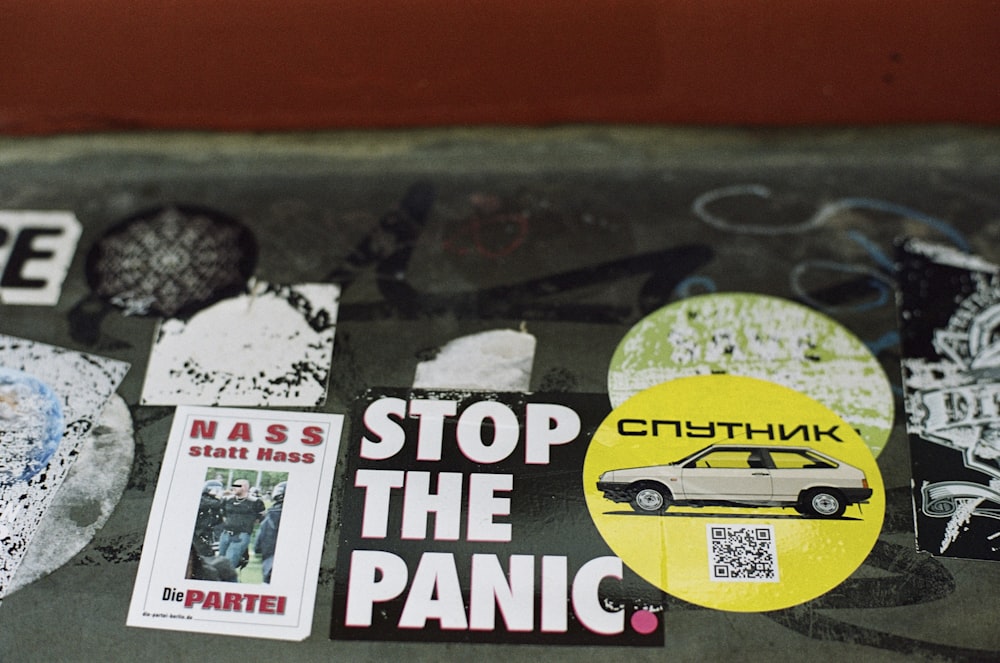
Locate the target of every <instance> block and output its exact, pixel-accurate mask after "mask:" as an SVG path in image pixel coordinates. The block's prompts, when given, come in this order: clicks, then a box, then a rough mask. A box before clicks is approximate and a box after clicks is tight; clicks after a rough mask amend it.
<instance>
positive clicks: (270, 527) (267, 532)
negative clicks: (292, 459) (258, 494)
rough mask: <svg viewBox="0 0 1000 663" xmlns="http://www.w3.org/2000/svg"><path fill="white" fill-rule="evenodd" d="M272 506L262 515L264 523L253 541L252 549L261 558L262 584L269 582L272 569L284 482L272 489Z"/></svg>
mask: <svg viewBox="0 0 1000 663" xmlns="http://www.w3.org/2000/svg"><path fill="white" fill-rule="evenodd" d="M271 498H272V499H273V500H274V504H272V505H271V507H270V508H269V509H268V510H267V513H266V514H265V515H264V522H262V523H261V524H260V529H259V530H257V540H256V541H254V544H253V549H254V552H256V553H257V554H258V555H260V556H261V557H262V558H263V562H262V564H261V567H262V570H263V572H264V582H268V583H269V582H271V569H272V568H273V567H274V547H275V544H277V542H278V527H279V526H280V525H281V509H282V508H283V507H284V504H285V482H284V481H282V482H281V483H279V484H278V485H277V486H275V487H274V491H273V492H272V493H271Z"/></svg>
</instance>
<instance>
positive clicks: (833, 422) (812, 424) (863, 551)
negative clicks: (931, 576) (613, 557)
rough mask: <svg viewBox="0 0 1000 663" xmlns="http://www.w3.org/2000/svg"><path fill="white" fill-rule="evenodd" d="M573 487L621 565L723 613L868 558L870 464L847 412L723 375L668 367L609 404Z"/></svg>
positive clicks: (876, 520)
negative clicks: (678, 373)
mask: <svg viewBox="0 0 1000 663" xmlns="http://www.w3.org/2000/svg"><path fill="white" fill-rule="evenodd" d="M583 488H584V494H585V497H586V501H587V507H588V509H589V510H590V515H591V517H592V518H593V521H594V524H595V525H596V526H597V529H598V530H599V531H600V532H601V535H602V536H603V537H604V540H605V541H606V542H607V543H608V545H609V546H610V547H611V549H612V550H613V551H614V552H615V554H617V555H618V556H619V557H620V558H621V559H622V561H623V562H624V563H625V564H626V565H627V566H628V567H629V568H631V569H632V570H633V571H635V572H636V573H638V574H639V575H640V576H641V577H642V578H644V579H645V580H647V581H648V582H650V583H652V584H653V585H655V586H657V587H659V588H660V589H662V590H664V591H665V592H667V593H668V594H672V595H673V596H676V597H677V598H680V599H682V600H684V601H688V602H690V603H694V604H695V605H700V606H703V607H706V608H713V609H716V610H730V611H734V612H764V611H769V610H781V609H783V608H789V607H791V606H794V605H799V604H801V603H804V602H806V601H809V600H811V599H814V598H816V597H818V596H821V595H822V594H825V593H826V592H829V591H830V590H832V589H834V588H835V587H837V586H838V585H839V584H840V583H841V582H843V581H844V580H846V579H847V577H848V576H850V575H851V574H852V573H854V571H855V570H856V569H857V568H858V567H859V566H861V564H862V563H863V562H864V561H865V559H866V558H867V557H868V554H869V553H870V552H871V550H872V547H873V546H874V545H875V541H876V540H877V539H878V535H879V532H880V531H881V528H882V521H883V517H884V513H885V491H884V487H883V484H882V477H881V474H880V473H879V469H878V465H877V464H876V462H875V458H874V456H872V453H871V451H870V450H869V449H868V447H867V446H866V445H865V443H864V441H863V440H862V439H861V437H860V436H859V435H858V434H857V433H856V432H855V431H854V430H853V429H852V427H851V426H850V425H849V424H848V423H847V422H845V421H844V420H843V419H841V418H840V417H838V416H837V415H836V414H835V413H834V412H832V411H831V410H829V409H828V408H826V407H825V406H823V405H822V404H821V403H819V402H817V401H815V400H813V399H811V398H809V397H808V396H805V395H803V394H800V393H798V392H795V391H792V390H791V389H788V388H786V387H782V386H780V385H777V384H774V383H771V382H765V381H763V380H757V379H755V378H748V377H740V376H735V375H702V376H694V377H685V378H678V379H676V380H672V381H670V382H666V383H663V384H660V385H657V386H655V387H651V388H650V389H647V390H645V391H641V392H639V393H638V394H636V395H635V396H633V397H632V398H630V399H628V400H627V401H626V402H625V403H623V404H622V405H620V406H618V407H617V408H615V409H614V410H613V411H612V412H611V414H610V415H609V416H608V417H607V418H606V419H605V420H604V422H603V423H602V424H601V426H600V427H599V428H598V430H597V433H596V434H595V435H594V437H593V439H592V440H591V443H590V446H589V447H588V449H587V457H586V460H585V461H584V469H583Z"/></svg>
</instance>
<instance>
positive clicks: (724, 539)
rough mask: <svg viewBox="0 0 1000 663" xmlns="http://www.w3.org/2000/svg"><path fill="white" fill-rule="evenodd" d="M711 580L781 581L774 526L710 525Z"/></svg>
mask: <svg viewBox="0 0 1000 663" xmlns="http://www.w3.org/2000/svg"><path fill="white" fill-rule="evenodd" d="M706 529H707V531H708V568H709V575H710V579H711V580H719V581H729V582H778V552H777V550H776V548H775V546H774V527H772V526H771V525H754V526H749V525H707V526H706Z"/></svg>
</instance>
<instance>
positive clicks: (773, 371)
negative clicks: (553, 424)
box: [608, 293, 896, 456]
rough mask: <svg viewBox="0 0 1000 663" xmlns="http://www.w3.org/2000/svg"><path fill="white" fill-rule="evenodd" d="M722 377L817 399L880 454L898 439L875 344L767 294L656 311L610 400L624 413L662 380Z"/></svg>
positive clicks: (613, 376) (611, 371) (626, 351)
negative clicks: (747, 379)
mask: <svg viewBox="0 0 1000 663" xmlns="http://www.w3.org/2000/svg"><path fill="white" fill-rule="evenodd" d="M719 373H725V374H728V375H746V376H748V377H754V378H760V379H761V380H767V381H769V382H777V383H778V384H782V385H785V386H786V387H789V388H790V389H794V390H796V391H799V392H802V393H803V394H807V395H809V396H811V397H812V398H815V399H816V400H818V401H819V402H820V403H823V404H824V405H826V406H827V407H828V408H830V409H831V410H833V411H834V412H836V413H837V414H839V415H840V416H841V417H843V418H844V419H845V420H847V421H848V422H849V423H850V424H851V425H852V426H854V428H856V429H857V430H858V431H860V433H861V436H862V437H863V438H864V440H865V442H866V443H867V444H868V447H869V448H870V449H871V450H872V453H874V454H875V455H876V456H878V455H879V453H881V451H882V447H883V446H885V443H886V441H887V440H888V439H889V434H890V433H891V432H892V419H893V415H894V414H895V407H896V406H895V400H894V397H893V394H892V385H891V384H890V382H889V378H888V377H886V374H885V371H884V370H882V366H881V364H879V361H878V359H876V358H875V356H874V355H872V353H871V352H870V351H869V350H868V348H867V347H866V346H865V344H864V343H862V342H861V340H860V339H859V338H858V337H856V336H855V335H854V334H852V333H851V332H850V331H848V329H847V328H846V327H844V326H843V325H841V324H840V323H839V322H837V321H836V320H834V319H833V318H830V317H827V316H825V315H823V314H822V313H817V312H816V311H814V310H812V309H811V308H809V307H807V306H803V305H801V304H797V303H795V302H792V301H788V300H786V299H781V298H779V297H769V296H767V295H759V294H751V293H716V294H710V295H701V296H698V297H690V298H688V299H683V300H681V301H678V302H674V303H672V304H670V305H668V306H664V307H663V308H661V309H658V310H656V311H654V312H653V313H650V314H649V315H648V316H646V317H645V318H643V319H642V320H640V321H639V322H638V323H637V324H636V325H635V326H634V327H632V329H630V330H629V331H628V333H627V334H626V335H625V336H624V337H623V338H622V340H621V342H620V343H619V344H618V347H617V348H616V349H615V353H614V355H613V356H612V358H611V363H610V365H609V367H608V395H609V396H610V399H611V406H612V407H618V406H619V405H621V404H622V403H624V402H625V400H626V399H627V398H629V397H630V396H632V395H633V394H635V393H637V392H639V391H642V390H643V389H646V388H648V387H652V386H653V385H657V384H660V383H661V382H666V381H668V380H673V379H675V378H679V377H686V376H690V375H708V374H719Z"/></svg>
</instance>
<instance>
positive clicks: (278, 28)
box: [0, 0, 1000, 134]
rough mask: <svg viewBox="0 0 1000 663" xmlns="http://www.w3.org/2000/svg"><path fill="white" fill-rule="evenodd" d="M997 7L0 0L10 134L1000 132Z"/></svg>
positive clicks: (718, 1) (562, 0) (988, 1)
mask: <svg viewBox="0 0 1000 663" xmlns="http://www.w3.org/2000/svg"><path fill="white" fill-rule="evenodd" d="M998 35H1000V2H997V1H996V0H950V1H949V2H941V1H940V0H906V1H905V2H904V1H902V0H790V1H787V2H774V1H765V0H758V1H753V0H743V1H738V0H729V1H725V0H664V1H661V2H654V1H652V0H633V1H626V0H572V1H569V0H548V1H546V0H412V1H407V0H394V1H387V0H366V1H365V2H358V1H357V0H355V1H353V2H348V1H346V0H211V1H210V2H206V1H205V0H155V1H154V0H140V1H133V0H87V1H86V2H76V1H69V0H31V1H30V2H19V1H17V0H0V45H2V52H3V58H2V60H0V132H3V133H8V134H31V133H47V132H65V131H83V130H106V129H108V130H111V129H113V130H120V129H136V128H207V129H226V130H269V129H316V128H341V127H386V126H414V125H442V124H484V123H487V124H489V123H497V124H509V123H513V124H544V123H552V122H648V123H697V124H764V125H785V124H846V123H886V122H940V121H950V122H973V123H996V122H998V120H1000V85H998V83H1000V46H998V44H997V41H998Z"/></svg>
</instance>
